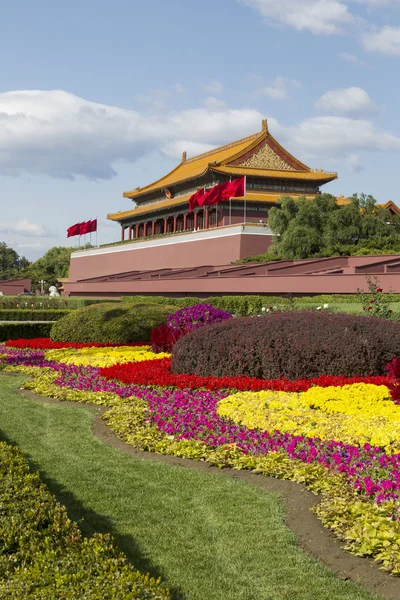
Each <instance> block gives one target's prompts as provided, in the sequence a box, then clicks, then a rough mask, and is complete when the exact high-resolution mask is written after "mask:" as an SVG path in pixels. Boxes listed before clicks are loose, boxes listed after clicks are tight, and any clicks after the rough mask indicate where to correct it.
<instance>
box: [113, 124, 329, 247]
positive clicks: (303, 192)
mask: <svg viewBox="0 0 400 600" xmlns="http://www.w3.org/2000/svg"><path fill="white" fill-rule="evenodd" d="M244 175H245V176H246V182H247V186H246V187H247V192H246V198H244V197H243V196H242V197H238V198H232V201H231V203H229V202H223V203H221V204H219V205H218V206H210V207H204V208H197V209H195V210H194V212H193V213H189V198H190V196H191V195H192V194H194V192H196V190H198V189H199V188H203V187H205V188H211V187H213V186H214V185H217V184H219V183H224V182H226V181H229V180H230V179H234V178H237V177H243V176H244ZM336 177H337V174H336V173H327V172H325V171H322V170H314V169H310V168H309V167H307V166H306V165H305V164H303V163H302V162H300V161H299V160H298V159H297V158H295V157H294V156H292V154H290V153H289V152H288V151H287V150H285V149H284V148H283V147H282V146H281V145H280V144H279V143H278V142H277V141H276V140H275V139H274V138H273V137H272V135H271V134H270V132H269V131H268V125H267V121H266V120H265V121H263V122H262V130H261V132H259V133H256V134H254V135H250V136H249V137H246V138H244V139H242V140H239V141H237V142H232V143H231V144H227V145H226V146H221V147H220V148H216V149H215V150H211V151H210V152H206V153H204V154H200V155H199V156H195V157H193V158H187V156H186V152H184V153H183V155H182V161H181V162H180V164H179V165H178V166H177V167H175V169H173V170H172V171H171V172H170V173H168V174H167V175H165V176H164V177H162V178H161V179H159V180H158V181H155V182H154V183H151V184H150V185H147V186H145V187H143V188H136V189H134V190H133V191H131V192H125V193H124V197H125V198H130V199H131V200H132V201H134V202H135V203H136V204H137V206H136V207H135V208H133V209H131V210H127V211H124V212H118V213H114V214H109V215H108V218H109V219H110V220H111V221H116V222H118V223H119V224H120V225H121V239H122V240H125V239H137V238H143V237H146V236H154V235H158V234H164V233H175V232H179V231H197V230H199V229H200V230H203V229H209V228H213V227H219V226H224V225H234V224H237V223H243V222H244V221H245V222H256V223H259V222H260V221H266V220H267V218H268V211H269V208H270V207H271V206H274V205H276V204H277V201H278V199H279V198H280V197H281V196H282V195H283V194H286V195H290V196H293V197H298V196H310V197H314V196H315V194H317V193H319V188H320V186H321V185H323V184H325V183H328V182H329V181H332V180H333V179H336ZM245 204H246V206H245Z"/></svg>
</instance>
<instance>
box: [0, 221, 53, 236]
mask: <svg viewBox="0 0 400 600" xmlns="http://www.w3.org/2000/svg"><path fill="white" fill-rule="evenodd" d="M0 233H2V234H10V233H14V234H15V233H18V234H21V235H23V236H24V237H56V236H53V235H51V234H50V233H49V232H48V231H47V229H46V228H45V227H44V225H41V224H39V223H31V222H30V221H28V220H27V219H22V220H20V221H17V222H16V223H6V222H4V221H0Z"/></svg>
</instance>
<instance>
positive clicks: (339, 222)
mask: <svg viewBox="0 0 400 600" xmlns="http://www.w3.org/2000/svg"><path fill="white" fill-rule="evenodd" d="M268 223H269V226H270V228H271V229H272V231H273V233H274V242H273V245H272V246H271V247H270V248H269V250H268V252H266V253H265V254H261V255H257V256H249V257H247V258H245V259H242V260H240V261H237V262H238V263H250V262H267V261H270V260H280V259H283V260H285V259H286V260H296V259H302V258H310V257H328V256H335V255H339V256H346V255H356V256H364V255H369V254H396V253H399V252H400V217H399V216H398V215H392V214H391V213H390V212H389V211H388V210H385V209H383V208H381V207H379V206H378V205H377V203H376V200H375V198H373V197H372V196H367V195H365V194H359V195H358V194H354V195H353V196H352V197H351V199H350V203H349V204H347V205H345V206H338V204H337V203H336V198H335V197H334V196H331V195H330V194H320V195H318V196H316V197H315V198H314V199H313V200H307V199H306V198H299V199H298V200H296V201H294V200H293V199H292V198H290V197H287V196H285V197H283V198H282V199H281V202H280V206H279V208H277V207H274V208H271V210H270V212H269V221H268Z"/></svg>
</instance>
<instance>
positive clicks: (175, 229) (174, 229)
mask: <svg viewBox="0 0 400 600" xmlns="http://www.w3.org/2000/svg"><path fill="white" fill-rule="evenodd" d="M174 233H176V217H174Z"/></svg>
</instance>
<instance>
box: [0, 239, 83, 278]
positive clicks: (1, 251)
mask: <svg viewBox="0 0 400 600" xmlns="http://www.w3.org/2000/svg"><path fill="white" fill-rule="evenodd" d="M74 250H75V248H65V247H63V246H55V247H54V248H50V250H48V251H47V252H46V253H45V254H44V255H43V256H42V257H41V258H39V259H37V260H35V261H33V262H30V261H29V260H28V259H27V258H25V256H19V255H18V253H17V252H16V251H15V250H13V248H10V247H9V246H7V244H6V243H5V242H0V280H2V279H22V278H25V277H27V278H30V279H32V287H33V288H34V289H39V288H40V284H39V281H40V280H41V279H43V280H44V281H46V283H47V284H48V285H54V284H55V283H56V281H57V279H58V278H60V277H68V271H69V263H70V258H71V252H73V251H74Z"/></svg>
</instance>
